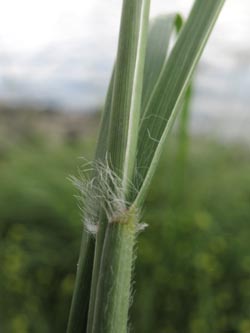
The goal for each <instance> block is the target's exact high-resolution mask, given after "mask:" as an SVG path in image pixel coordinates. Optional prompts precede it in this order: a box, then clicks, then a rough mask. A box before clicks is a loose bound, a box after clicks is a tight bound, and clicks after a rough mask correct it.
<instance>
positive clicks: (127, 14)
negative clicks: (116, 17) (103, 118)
mask: <svg viewBox="0 0 250 333" xmlns="http://www.w3.org/2000/svg"><path fill="white" fill-rule="evenodd" d="M149 4H150V1H149V0H137V1H134V0H124V2H123V15H122V19H121V28H120V38H119V44H118V53H117V61H116V69H115V77H114V91H113V99H112V113H111V122H110V130H109V158H110V165H111V167H112V168H113V170H114V171H115V172H116V174H117V175H118V176H119V177H120V178H121V179H122V184H123V188H124V194H125V195H126V192H127V191H128V188H129V184H130V182H131V180H132V173H133V170H134V165H135V157H136V147H137V138H138V124H139V115H140V104H141V92H142V77H143V68H144V60H145V56H144V54H145V48H146V37H147V24H148V15H149Z"/></svg>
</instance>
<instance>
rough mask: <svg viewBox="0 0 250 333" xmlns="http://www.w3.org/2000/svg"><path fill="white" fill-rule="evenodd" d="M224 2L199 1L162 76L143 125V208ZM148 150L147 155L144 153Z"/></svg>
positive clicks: (139, 198) (140, 197)
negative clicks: (157, 167) (167, 139)
mask: <svg viewBox="0 0 250 333" xmlns="http://www.w3.org/2000/svg"><path fill="white" fill-rule="evenodd" d="M224 2H225V0H196V2H195V4H194V6H193V8H192V11H191V14H190V15H189V17H188V20H187V22H186V24H185V25H184V27H183V28H182V31H181V33H180V36H179V38H178V39H177V42H176V44H175V46H174V48H173V50H172V52H171V54H170V56H169V58H168V61H167V63H166V65H165V67H164V69H163V70H162V72H161V74H160V78H159V81H158V83H157V86H156V87H155V89H154V92H153V95H152V96H151V98H150V100H149V102H148V105H147V107H146V110H145V115H144V118H143V121H142V124H141V128H140V132H139V141H138V152H139V153H138V155H137V163H138V168H139V173H140V175H141V178H140V179H139V185H138V186H139V193H138V195H137V197H136V198H135V204H139V205H140V204H141V202H142V201H143V199H144V197H145V194H146V192H147V190H148V187H149V184H150V182H151V179H152V177H153V174H154V172H155V169H156V166H157V163H158V160H159V157H160V154H161V152H162V147H163V143H164V141H165V139H166V137H167V135H168V134H169V132H170V130H171V128H172V125H173V122H174V120H175V117H176V113H177V110H178V108H179V107H180V104H181V101H182V99H183V97H184V95H185V92H186V89H187V87H188V84H189V83H190V79H191V76H192V74H193V72H194V69H195V67H196V65H197V63H198V61H199V59H200V56H201V54H202V51H203V49H204V47H205V44H206V42H207V39H208V37H209V35H210V33H211V31H212V29H213V26H214V24H215V22H216V19H217V17H218V15H219V13H220V10H221V9H222V6H223V4H224ZM146 149H147V154H144V153H143V152H144V151H145V150H146Z"/></svg>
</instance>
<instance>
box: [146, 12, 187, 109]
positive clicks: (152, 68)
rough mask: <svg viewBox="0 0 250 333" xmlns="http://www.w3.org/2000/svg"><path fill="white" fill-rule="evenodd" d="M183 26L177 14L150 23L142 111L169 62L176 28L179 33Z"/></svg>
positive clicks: (159, 17) (157, 18)
mask: <svg viewBox="0 0 250 333" xmlns="http://www.w3.org/2000/svg"><path fill="white" fill-rule="evenodd" d="M181 26H182V19H181V17H180V16H179V15H177V14H169V15H161V16H158V17H156V18H155V19H153V20H152V21H151V22H150V25H149V33H148V41H147V49H146V59H145V67H144V77H143V92H142V107H141V109H142V111H143V110H145V108H146V105H147V103H148V100H149V98H150V96H151V94H152V91H153V89H154V87H155V85H156V82H157V80H158V78H159V75H160V72H161V70H162V67H163V65H164V63H165V61H166V60H167V55H168V51H169V45H170V40H171V37H172V33H173V31H174V28H175V29H176V30H177V31H178V30H179V29H180V28H181Z"/></svg>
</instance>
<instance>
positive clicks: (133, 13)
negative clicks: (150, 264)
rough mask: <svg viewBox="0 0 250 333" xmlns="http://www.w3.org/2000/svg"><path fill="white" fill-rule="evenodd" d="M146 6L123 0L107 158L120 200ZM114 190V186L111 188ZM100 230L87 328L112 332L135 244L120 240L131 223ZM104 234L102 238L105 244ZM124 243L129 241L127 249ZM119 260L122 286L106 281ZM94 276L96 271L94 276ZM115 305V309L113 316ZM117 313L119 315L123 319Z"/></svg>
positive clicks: (126, 188) (133, 144)
mask: <svg viewBox="0 0 250 333" xmlns="http://www.w3.org/2000/svg"><path fill="white" fill-rule="evenodd" d="M149 7H150V1H149V0H137V1H134V0H124V2H123V10H122V19H121V27H120V38H119V45H118V53H117V61H116V68H115V76H114V88H113V98H112V106H111V119H110V127H109V141H108V143H109V145H108V159H109V163H110V167H111V168H112V169H113V171H114V172H115V174H116V175H117V177H118V178H119V179H121V187H122V193H123V197H122V198H120V199H121V200H123V201H124V203H125V202H127V199H128V197H129V193H130V190H131V180H132V175H133V172H134V168H135V158H136V148H137V135H138V127H139V117H140V103H141V93H142V82H143V69H144V60H145V51H146V40H147V27H148V19H149ZM114 191H116V189H115V188H114ZM111 225H113V223H111ZM98 233H100V234H99V235H97V249H98V251H96V255H95V262H97V263H100V267H99V268H100V270H98V269H97V270H95V271H94V272H93V279H95V281H97V280H98V282H97V284H96V286H92V288H96V292H95V299H94V300H93V299H92V297H91V301H90V302H91V308H90V312H89V319H88V332H89V333H90V332H93V328H94V331H95V332H111V331H110V330H111V328H112V327H116V329H117V331H116V332H123V331H124V332H125V331H126V329H127V328H126V327H127V314H128V304H129V302H127V303H126V302H125V303H124V301H123V300H126V299H127V300H128V299H129V296H130V276H131V266H132V253H133V245H132V244H131V246H130V245H129V243H128V244H127V241H125V243H126V244H127V245H126V251H125V252H124V246H123V245H122V244H123V243H124V239H125V240H126V239H127V238H128V239H130V234H131V228H129V229H128V228H127V226H126V224H124V223H122V224H121V223H115V226H112V227H110V223H108V225H107V227H106V226H100V228H99V230H98ZM104 233H105V241H104V243H103V239H104V237H103V235H104ZM98 241H99V243H98ZM104 244H105V245H104ZM119 244H121V246H119ZM127 246H130V250H129V249H128V248H127ZM120 251H122V252H120ZM129 253H130V254H131V255H129ZM123 257H124V258H123ZM130 257H131V260H130V259H129V258H130ZM107 260H108V261H109V262H110V263H112V264H109V265H110V268H109V267H107V264H104V262H105V263H106V261H107ZM121 262H123V265H122V266H123V267H122V268H123V270H124V271H123V273H124V274H122V275H123V280H122V281H123V286H122V285H121V284H119V283H117V278H116V277H115V276H112V279H113V281H112V280H110V281H109V284H107V283H106V282H107V278H106V275H107V276H108V278H111V276H110V272H111V271H110V269H112V270H113V271H117V272H118V273H119V272H120V269H119V267H120V265H121ZM109 265H108V266H109ZM96 266H97V265H95V267H96ZM97 268H98V267H97ZM126 272H130V273H126ZM96 275H98V279H97V278H96ZM120 275H121V274H118V276H119V278H121V276H120ZM115 284H116V285H117V286H118V289H117V288H115V289H114V290H115V292H113V288H114V285H115ZM119 288H120V289H119ZM92 295H93V293H92ZM92 295H91V296H92ZM107 299H109V302H108V305H107V304H106V303H107ZM93 303H94V304H95V306H94V308H93V307H92V304H93ZM112 304H113V305H112ZM104 308H106V309H107V310H106V311H105V321H104V318H103V311H104ZM114 308H115V310H116V315H115V317H114V311H113V309H114ZM93 318H94V320H93V322H92V319H93ZM121 318H123V319H122V322H121ZM105 323H108V324H105ZM104 325H105V326H104ZM118 327H119V329H118ZM112 332H115V331H112Z"/></svg>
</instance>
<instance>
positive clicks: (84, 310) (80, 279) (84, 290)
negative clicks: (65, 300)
mask: <svg viewBox="0 0 250 333" xmlns="http://www.w3.org/2000/svg"><path fill="white" fill-rule="evenodd" d="M113 77H114V72H113V74H112V77H111V81H110V85H109V89H108V92H107V96H106V101H105V105H104V111H103V116H102V122H101V129H100V133H99V138H98V142H97V148H96V153H95V160H99V161H104V160H105V155H106V151H107V131H108V127H109V118H110V107H111V100H112V91H113ZM96 173H97V171H96V170H95V169H94V170H93V176H96ZM90 200H93V198H90ZM99 205H100V203H99V201H98V200H96V208H97V209H99V212H100V213H99V215H100V226H102V225H106V221H105V217H104V216H103V214H102V210H101V208H100V206H99ZM98 235H100V233H99V234H98ZM96 243H97V242H96V239H95V237H94V236H92V235H90V234H88V232H87V231H86V230H85V229H84V230H83V232H82V241H81V249H80V256H79V261H78V267H77V272H76V281H75V288H74V292H73V298H72V302H71V308H70V315H69V321H68V328H67V333H82V332H85V331H86V329H87V323H88V313H89V308H91V303H90V300H91V299H94V298H95V288H91V286H92V285H93V286H95V285H96V283H97V281H96V279H95V277H97V275H94V276H93V274H92V270H93V271H95V270H96V269H97V268H98V267H99V263H97V262H94V254H95V251H98V248H97V247H96ZM98 243H99V244H100V243H101V242H100V241H99V242H98ZM93 266H94V267H93ZM96 266H97V268H96V269H95V267H96ZM91 293H92V294H93V293H94V295H92V298H91ZM93 306H94V305H93Z"/></svg>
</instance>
